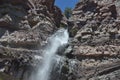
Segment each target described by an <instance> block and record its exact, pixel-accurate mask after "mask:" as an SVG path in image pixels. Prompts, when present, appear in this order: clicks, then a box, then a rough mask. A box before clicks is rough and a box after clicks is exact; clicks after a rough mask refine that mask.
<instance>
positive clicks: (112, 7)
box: [66, 0, 120, 80]
mask: <svg viewBox="0 0 120 80" xmlns="http://www.w3.org/2000/svg"><path fill="white" fill-rule="evenodd" d="M119 13H120V6H119V1H117V0H80V2H79V3H77V5H76V7H75V8H74V10H73V12H72V16H71V17H70V18H69V20H68V24H69V27H70V29H69V30H70V36H71V37H73V38H72V42H71V46H69V47H70V48H71V51H70V53H67V54H66V55H67V56H68V58H72V59H74V60H77V62H76V64H75V65H76V66H77V67H76V68H75V72H74V71H73V73H70V74H72V75H73V74H74V78H73V79H72V78H70V80H120V77H119V76H120V75H119V74H120V14H119ZM76 69H77V70H76ZM70 77H71V76H70ZM68 80H69V79H68Z"/></svg>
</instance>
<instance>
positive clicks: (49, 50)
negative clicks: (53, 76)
mask: <svg viewBox="0 0 120 80" xmlns="http://www.w3.org/2000/svg"><path fill="white" fill-rule="evenodd" d="M68 39H69V34H68V31H67V30H66V29H60V30H58V31H57V32H56V33H55V34H54V35H53V36H51V37H50V38H49V40H48V43H49V44H48V45H47V47H46V49H45V52H44V54H43V61H42V65H40V67H39V70H38V73H37V77H36V80H49V75H50V72H51V68H52V60H53V59H54V58H55V53H56V52H57V50H58V48H59V47H62V46H64V45H66V44H67V43H68Z"/></svg>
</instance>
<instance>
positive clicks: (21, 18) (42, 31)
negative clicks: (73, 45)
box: [0, 0, 63, 80]
mask: <svg viewBox="0 0 120 80" xmlns="http://www.w3.org/2000/svg"><path fill="white" fill-rule="evenodd" d="M54 2H55V0H1V1H0V72H4V73H6V74H8V75H11V76H13V77H16V78H20V79H21V80H23V78H24V77H25V78H26V79H25V78H24V80H28V76H30V74H32V73H31V72H32V71H34V68H33V67H35V66H36V64H37V62H36V61H38V60H36V57H35V55H39V54H41V50H40V48H42V47H43V46H44V45H45V44H46V39H47V38H48V37H49V36H50V35H52V34H53V32H54V31H56V30H57V28H59V25H60V23H61V22H62V20H63V19H62V18H63V15H62V13H61V10H60V9H59V8H58V7H56V6H54ZM35 60H36V61H35ZM0 80H1V78H0ZM2 80H3V79H2ZM4 80H10V79H9V78H8V79H4Z"/></svg>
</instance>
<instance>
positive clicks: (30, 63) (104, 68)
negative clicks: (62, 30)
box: [0, 0, 120, 80]
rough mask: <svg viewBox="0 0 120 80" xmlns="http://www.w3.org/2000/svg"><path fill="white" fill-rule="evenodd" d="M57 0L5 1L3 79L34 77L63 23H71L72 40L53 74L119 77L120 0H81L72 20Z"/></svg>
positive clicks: (62, 79) (60, 78) (85, 79)
mask: <svg viewBox="0 0 120 80" xmlns="http://www.w3.org/2000/svg"><path fill="white" fill-rule="evenodd" d="M54 2H55V0H1V1H0V80H12V79H13V80H17V79H20V80H31V79H29V77H30V76H31V75H32V74H35V72H36V69H37V64H38V63H40V60H38V58H40V57H38V55H41V54H42V51H43V50H42V49H43V48H44V47H45V45H46V43H47V42H46V40H47V38H48V37H49V36H50V35H52V34H53V33H54V32H55V31H56V30H57V29H58V28H59V27H60V24H65V25H68V29H69V33H70V42H69V45H68V46H67V48H66V49H64V50H59V52H58V54H59V55H60V56H62V59H61V60H60V61H59V62H58V64H55V66H54V68H53V73H52V74H51V80H120V4H119V3H120V1H119V0H80V2H78V3H77V4H76V7H75V8H74V9H73V11H72V16H71V17H70V18H69V19H68V20H66V18H65V17H64V16H63V15H62V12H61V10H60V9H59V8H58V7H57V6H55V5H54ZM63 53H64V54H63Z"/></svg>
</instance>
